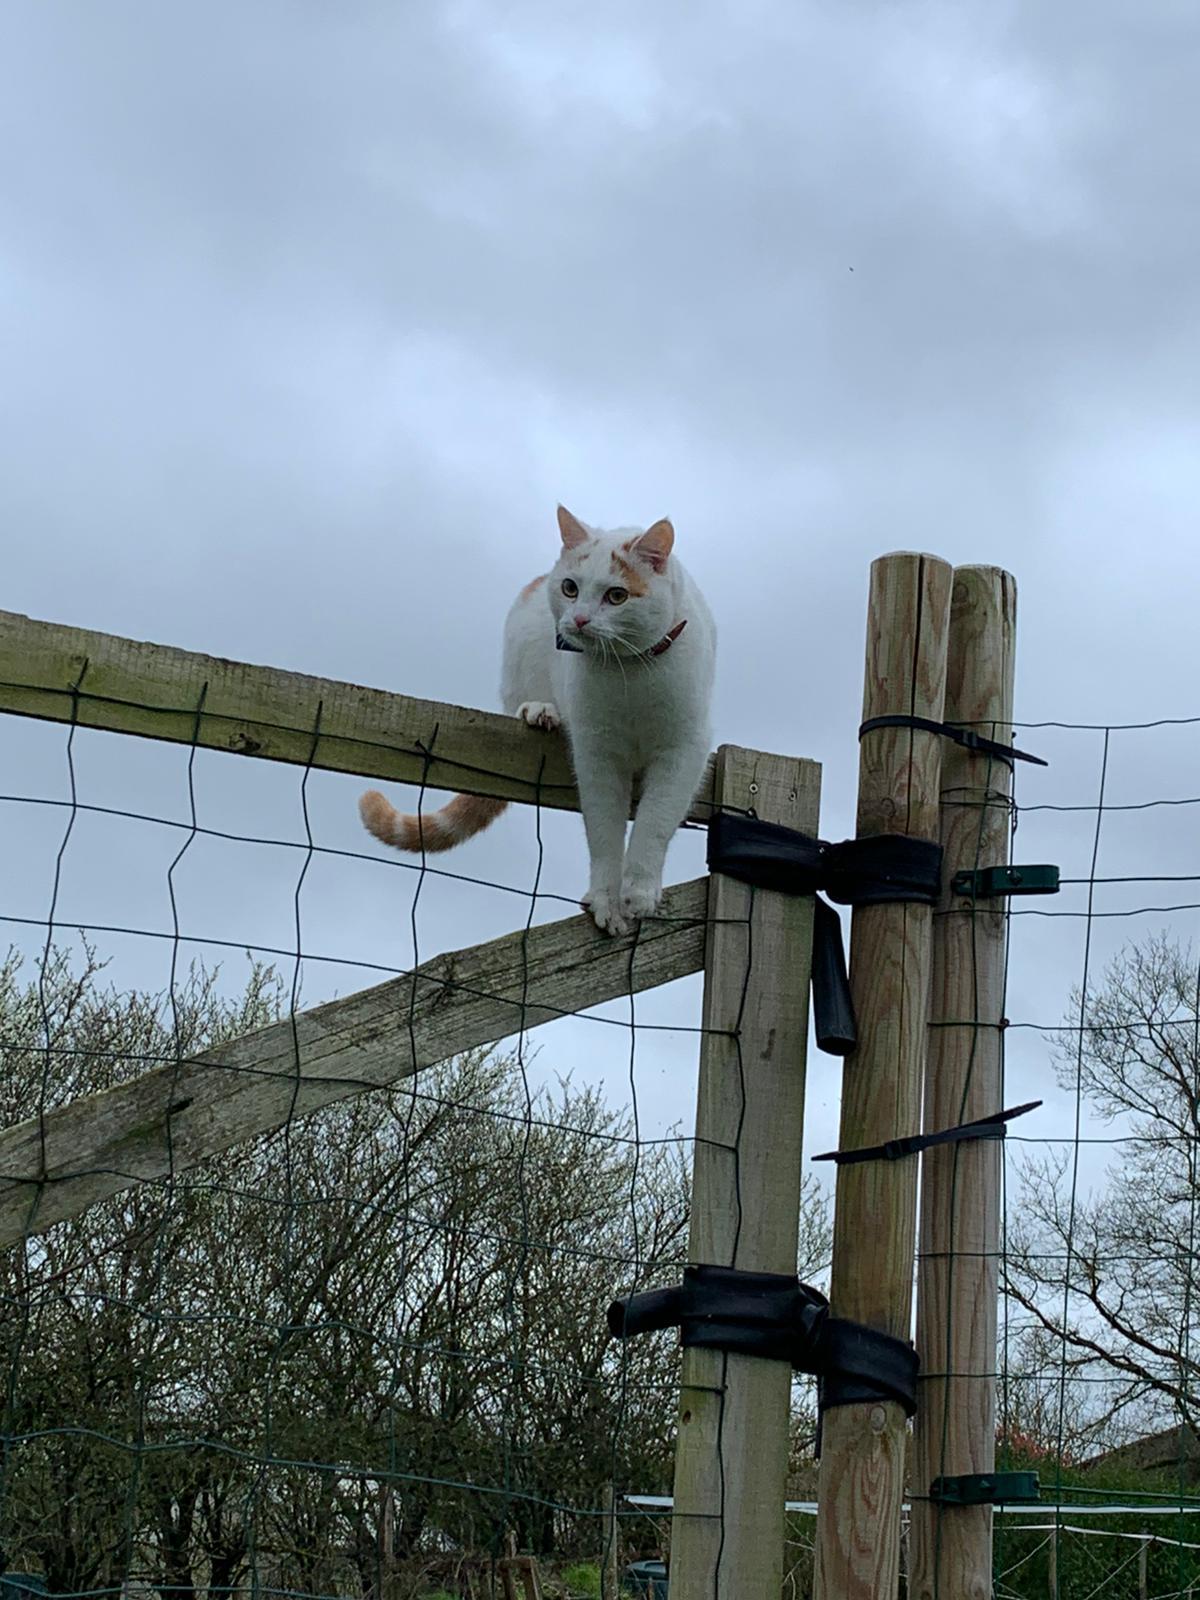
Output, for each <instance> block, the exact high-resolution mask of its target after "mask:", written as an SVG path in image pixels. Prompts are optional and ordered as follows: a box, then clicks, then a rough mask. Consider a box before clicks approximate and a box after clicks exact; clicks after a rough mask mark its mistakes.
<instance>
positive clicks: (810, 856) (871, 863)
mask: <svg viewBox="0 0 1200 1600" xmlns="http://www.w3.org/2000/svg"><path fill="white" fill-rule="evenodd" d="M708 870H709V871H710V872H723V873H724V874H725V875H726V877H729V878H737V879H739V880H740V881H741V882H742V883H752V884H754V885H756V887H758V888H760V889H776V890H778V891H779V892H780V893H781V894H816V893H817V892H818V891H820V892H823V893H825V894H827V895H828V896H829V898H830V899H831V900H834V901H836V902H837V904H838V905H843V906H873V905H884V904H887V903H888V902H892V901H900V900H915V901H918V902H919V903H920V904H922V905H927V906H932V905H935V904H936V903H937V898H938V893H939V891H940V889H941V882H942V847H941V845H940V844H936V843H934V842H933V841H932V840H929V839H910V838H908V837H907V836H906V835H904V834H900V833H880V834H875V835H874V836H872V837H870V838H865V839H846V840H845V841H844V842H843V843H841V844H826V842H825V841H824V840H823V839H814V838H812V837H810V835H808V834H806V833H797V832H796V830H795V829H794V828H785V827H783V826H782V824H780V823H777V822H763V821H761V820H760V819H759V818H758V817H743V816H737V815H735V814H734V813H733V812H730V811H719V812H717V814H716V816H714V817H713V818H712V820H711V821H710V822H709V824H708Z"/></svg>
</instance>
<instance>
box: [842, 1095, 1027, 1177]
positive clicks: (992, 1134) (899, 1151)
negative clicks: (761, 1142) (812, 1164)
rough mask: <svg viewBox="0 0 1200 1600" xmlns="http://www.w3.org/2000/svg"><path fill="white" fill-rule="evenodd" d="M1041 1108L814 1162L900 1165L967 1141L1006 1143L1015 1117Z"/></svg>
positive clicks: (1000, 1114) (1011, 1112) (994, 1116)
mask: <svg viewBox="0 0 1200 1600" xmlns="http://www.w3.org/2000/svg"><path fill="white" fill-rule="evenodd" d="M1041 1104H1042V1102H1041V1101H1040V1100H1030V1101H1029V1103H1028V1105H1023V1106H1013V1107H1012V1108H1011V1109H1010V1110H1008V1111H996V1112H994V1113H993V1114H992V1115H991V1116H990V1117H980V1118H979V1119H978V1121H976V1122H963V1123H960V1124H959V1126H958V1127H957V1128H943V1129H942V1131H941V1132H940V1133H914V1134H910V1135H909V1137H908V1138H906V1139H889V1140H887V1142H886V1143H885V1144H873V1145H870V1146H868V1147H867V1148H866V1149H863V1150H826V1151H825V1153H824V1155H819V1156H814V1157H813V1160H814V1161H835V1162H836V1163H837V1165H838V1166H839V1167H853V1166H856V1165H857V1164H858V1162H860V1161H899V1160H900V1159H901V1158H902V1157H903V1156H915V1155H917V1154H919V1153H920V1151H922V1150H931V1149H932V1148H933V1147H934V1145H938V1144H960V1143H962V1142H963V1141H965V1140H967V1139H1003V1138H1004V1137H1005V1135H1006V1134H1007V1132H1008V1129H1007V1128H1006V1127H1005V1123H1007V1122H1011V1121H1012V1119H1013V1118H1014V1117H1023V1116H1024V1115H1025V1113H1026V1112H1027V1111H1036V1110H1037V1108H1038V1107H1039V1106H1040V1105H1041Z"/></svg>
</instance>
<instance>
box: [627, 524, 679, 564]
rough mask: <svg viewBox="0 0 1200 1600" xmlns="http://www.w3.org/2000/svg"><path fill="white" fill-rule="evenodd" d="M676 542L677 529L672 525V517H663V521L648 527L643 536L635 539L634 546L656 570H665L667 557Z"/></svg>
mask: <svg viewBox="0 0 1200 1600" xmlns="http://www.w3.org/2000/svg"><path fill="white" fill-rule="evenodd" d="M674 543H675V529H674V528H673V527H672V526H671V523H670V519H669V518H667V517H663V518H662V520H661V521H659V522H656V523H654V524H653V525H652V526H651V527H649V528H647V529H646V531H645V533H643V534H642V536H641V538H639V539H635V540H634V541H633V548H634V550H636V551H637V553H638V555H639V556H641V557H642V558H643V559H644V560H646V561H648V562H649V563H650V565H651V566H652V567H653V568H654V570H655V572H665V571H666V566H667V557H668V556H669V555H670V554H671V548H672V546H673V545H674Z"/></svg>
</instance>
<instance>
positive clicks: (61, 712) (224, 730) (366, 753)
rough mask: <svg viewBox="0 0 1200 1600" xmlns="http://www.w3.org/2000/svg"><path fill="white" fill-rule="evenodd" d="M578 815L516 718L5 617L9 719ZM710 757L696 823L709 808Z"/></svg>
mask: <svg viewBox="0 0 1200 1600" xmlns="http://www.w3.org/2000/svg"><path fill="white" fill-rule="evenodd" d="M4 711H8V712H13V713H16V714H17V715H19V716H28V717H39V718H41V719H43V720H44V721H48V722H65V723H75V724H77V725H78V726H79V727H83V728H103V729H107V730H109V731H110V732H114V733H132V734H140V735H141V736H142V737H143V738H147V739H166V740H169V741H171V742H173V743H176V744H185V745H193V744H195V745H199V746H200V747H201V748H203V749H207V750H226V751H230V752H232V753H233V754H235V755H249V756H259V757H261V758H263V759H264V760H267V761H287V762H291V763H293V764H295V765H297V766H305V767H318V768H322V769H325V770H327V771H330V772H351V773H355V774H357V775H358V776H359V777H363V778H374V779H377V780H378V779H382V780H384V781H391V782H395V783H417V784H426V785H428V787H429V788H431V789H456V790H462V791H465V792H467V793H470V794H480V795H487V796H489V797H490V798H492V799H496V800H516V801H524V802H525V803H526V804H538V805H542V806H548V807H552V808H554V809H556V810H564V809H565V810H569V811H577V810H578V809H579V796H578V794H577V793H576V789H575V779H574V775H573V774H572V772H571V765H570V762H569V760H568V758H567V748H566V744H565V743H564V741H563V740H562V739H561V738H560V737H559V736H558V735H549V734H545V733H541V732H537V731H535V730H534V729H532V728H528V727H526V726H525V724H524V723H521V722H517V721H516V720H515V718H513V717H504V716H499V715H498V714H497V713H495V712H492V711H473V710H471V709H469V708H468V707H466V706H455V705H444V704H442V703H441V702H440V701H437V700H414V699H413V698H412V697H411V696H409V695H404V694H390V693H388V692H387V691H386V690H383V689H364V688H362V687H361V686H360V685H358V684H353V683H339V682H338V681H336V680H335V679H332V678H314V677H310V676H309V675H308V674H307V673H303V672H284V671H281V670H279V669H278V668H276V667H255V666H249V665H247V664H246V663H245V662H241V661H224V660H222V659H221V658H220V657H219V656H208V655H201V654H199V653H197V652H195V651H191V650H176V649H173V648H171V647H170V646H168V645H161V644H142V643H139V642H138V641H136V640H133V639H120V638H116V637H114V636H113V635H111V634H107V633H93V632H90V631H88V630H86V629H84V628H68V627H63V626H61V625H60V624H58V623H53V622H37V621H34V620H33V619H32V618H30V617H22V616H18V615H17V614H16V613H14V612H11V611H0V712H4ZM711 793H712V763H711V761H710V763H709V770H708V774H707V776H706V778H705V781H704V783H703V784H702V786H701V788H700V792H699V795H698V797H697V800H696V803H695V805H694V806H693V808H692V813H691V815H692V817H693V819H694V820H697V821H707V819H708V816H709V814H710V811H711Z"/></svg>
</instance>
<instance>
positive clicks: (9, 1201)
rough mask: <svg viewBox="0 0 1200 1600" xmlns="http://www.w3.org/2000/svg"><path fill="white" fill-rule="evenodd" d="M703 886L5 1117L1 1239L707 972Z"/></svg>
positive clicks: (556, 929) (431, 971)
mask: <svg viewBox="0 0 1200 1600" xmlns="http://www.w3.org/2000/svg"><path fill="white" fill-rule="evenodd" d="M706 895H707V880H705V879H696V880H693V881H692V882H691V883H684V884H679V885H677V886H676V887H674V888H671V889H668V891H667V893H666V895H665V897H664V900H663V905H662V910H661V912H660V914H659V917H658V918H656V919H654V920H651V921H647V922H645V923H643V925H642V927H641V930H640V932H639V933H638V934H637V935H636V936H635V935H629V936H627V937H625V938H619V939H610V938H608V937H606V936H605V935H604V934H601V933H599V932H598V931H597V929H596V928H595V926H594V925H593V923H592V921H591V919H590V918H588V917H585V916H577V917H569V918H567V919H565V920H564V921H561V922H553V923H548V924H545V925H543V926H540V927H535V928H531V929H529V930H528V932H526V931H525V930H522V931H520V932H518V933H512V934H507V935H505V937H503V938H501V939H493V940H491V941H490V942H488V943H486V944H480V945H475V946H473V947H472V948H470V949H467V950H459V951H456V952H454V953H452V954H450V955H444V956H438V957H436V958H435V959H433V960H432V961H428V962H426V963H424V965H423V966H421V967H418V968H417V969H416V970H415V971H414V972H413V973H411V974H408V975H406V976H404V977H400V978H394V979H392V980H390V981H389V982H387V983H383V984H379V985H378V986H377V987H375V988H371V989H365V990H363V991H361V992H360V993H358V994H354V995H350V996H348V997H347V998H346V999H344V1000H334V1001H331V1002H329V1004H327V1005H322V1006H316V1007H315V1008H313V1009H312V1010H310V1011H304V1012H301V1013H298V1014H297V1016H296V1017H295V1018H294V1019H292V1018H290V1017H286V1018H284V1019H283V1021H281V1022H277V1023H273V1024H272V1025H271V1026H269V1027H266V1028H261V1029H259V1030H257V1031H256V1032H254V1033H249V1034H245V1035H243V1036H242V1037H241V1038H239V1039H237V1040H235V1041H233V1042H232V1043H231V1044H228V1045H223V1046H221V1047H220V1048H219V1049H216V1050H213V1051H211V1052H208V1053H206V1054H204V1055H201V1056H199V1057H197V1058H196V1059H194V1060H190V1061H185V1062H182V1063H180V1064H179V1065H178V1066H177V1065H176V1064H174V1063H172V1064H170V1065H169V1066H164V1067H158V1068H155V1069H153V1070H152V1071H149V1072H146V1073H144V1074H143V1075H141V1076H140V1077H138V1078H136V1079H134V1080H132V1081H131V1082H129V1083H125V1084H122V1085H120V1086H118V1087H116V1088H113V1089H109V1090H107V1091H105V1092H104V1093H102V1094H96V1095H89V1096H86V1097H85V1098H83V1099H80V1100H76V1101H73V1102H72V1103H71V1104H70V1105H67V1106H63V1107H62V1108H60V1109H58V1110H54V1111H51V1112H49V1113H47V1115H46V1116H45V1117H44V1118H41V1119H39V1118H36V1117H35V1118H32V1119H31V1120H29V1121H27V1122H22V1123H20V1124H18V1125H17V1126H15V1127H11V1128H8V1129H7V1130H5V1131H4V1132H3V1133H0V1247H2V1246H7V1245H11V1244H13V1243H14V1242H16V1241H17V1240H18V1239H20V1238H21V1237H22V1235H24V1234H30V1233H40V1232H43V1231H44V1230H45V1229H46V1228H48V1227H50V1226H51V1225H52V1224H53V1223H55V1222H61V1221H62V1220H63V1219H64V1218H66V1217H71V1216H75V1215H76V1214H77V1213H78V1212H80V1211H82V1210H83V1209H84V1208H85V1207H86V1206H89V1205H93V1204H94V1203H95V1202H96V1201H98V1200H103V1199H106V1198H107V1197H108V1196H109V1195H113V1194H117V1193H119V1192H120V1191H121V1190H122V1189H126V1188H128V1187H130V1186H131V1185H132V1184H135V1183H141V1182H145V1181H147V1180H150V1179H161V1178H163V1177H164V1176H166V1175H167V1174H168V1173H169V1172H176V1173H178V1172H181V1171H184V1170H186V1169H187V1168H189V1167H192V1166H194V1165H195V1164H196V1163H197V1162H199V1161H203V1160H204V1159H205V1157H207V1156H211V1155H215V1154H217V1153H218V1152H219V1151H221V1150H227V1149H229V1148H230V1147H231V1146H233V1145H236V1144H239V1143H242V1142H243V1141H245V1140H247V1139H252V1138H254V1137H255V1136H256V1135H258V1134H261V1133H267V1132H269V1131H270V1130H271V1129H273V1128H277V1127H279V1126H281V1125H282V1124H283V1123H284V1122H285V1121H287V1120H288V1118H289V1117H306V1116H309V1115H310V1114H311V1113H312V1112H314V1111H317V1110H319V1109H320V1107H322V1106H326V1105H329V1104H330V1103H331V1102H332V1101H334V1100H341V1099H344V1098H346V1097H347V1096H349V1095H355V1094H360V1093H362V1092H364V1091H365V1090H368V1089H372V1088H377V1087H380V1086H383V1085H386V1084H391V1083H395V1082H397V1081H398V1080H400V1079H402V1078H407V1077H409V1076H411V1075H412V1074H413V1073H414V1072H418V1071H420V1070H421V1069H422V1068H423V1067H428V1066H432V1065H433V1064H434V1063H435V1062H438V1061H442V1060H445V1059H446V1058H448V1057H449V1056H453V1055H457V1054H458V1053H459V1052H460V1051H463V1050H469V1049H472V1048H474V1047H475V1046H477V1045H485V1044H492V1043H495V1042H496V1041H497V1040H499V1039H503V1038H506V1037H508V1036H510V1035H512V1034H514V1033H516V1032H518V1031H519V1030H520V1029H521V1028H522V1027H524V1028H533V1027H537V1026H539V1025H540V1024H541V1023H544V1022H550V1021H553V1020H554V1018H556V1017H559V1016H562V1015H563V1014H564V1013H566V1012H571V1011H576V1010H580V1009H582V1008H584V1007H587V1006H593V1005H598V1004H600V1003H601V1002H602V1001H605V1000H610V999H613V998H615V997H616V996H617V995H623V994H628V993H631V992H634V993H637V992H640V991H642V990H644V989H650V988H653V987H655V986H656V985H658V984H662V983H668V982H670V981H671V980H672V979H674V978H681V977H684V976H685V975H686V974H687V973H690V972H696V971H698V970H699V969H700V967H701V965H702V964H703V961H704V924H705V910H706ZM601 1025H602V1024H599V1023H597V1024H596V1026H601Z"/></svg>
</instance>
